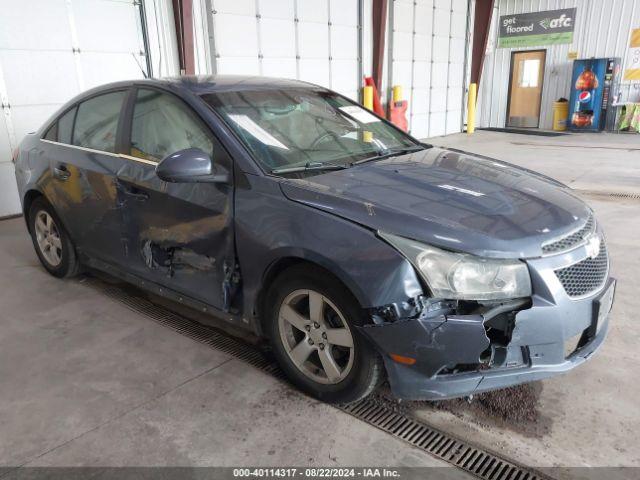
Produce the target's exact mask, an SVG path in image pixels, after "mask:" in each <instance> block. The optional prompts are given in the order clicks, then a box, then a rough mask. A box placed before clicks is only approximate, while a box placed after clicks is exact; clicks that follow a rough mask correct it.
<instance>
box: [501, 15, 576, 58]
mask: <svg viewBox="0 0 640 480" xmlns="http://www.w3.org/2000/svg"><path fill="white" fill-rule="evenodd" d="M575 19H576V8H563V9H561V10H548V11H545V12H530V13H519V14H516V15H502V16H501V17H500V32H499V35H498V48H508V47H532V46H536V45H554V44H559V43H572V42H573V29H574V25H575Z"/></svg>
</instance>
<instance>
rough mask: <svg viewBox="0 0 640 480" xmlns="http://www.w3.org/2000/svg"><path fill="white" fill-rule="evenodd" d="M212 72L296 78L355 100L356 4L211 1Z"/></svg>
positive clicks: (336, 0)
mask: <svg viewBox="0 0 640 480" xmlns="http://www.w3.org/2000/svg"><path fill="white" fill-rule="evenodd" d="M211 3H212V5H211V8H212V12H213V22H212V26H213V32H214V45H213V51H214V56H215V71H216V72H217V73H222V74H233V73H236V74H252V75H265V76H272V77H286V78H297V79H300V80H306V81H309V82H313V83H317V84H320V85H323V86H326V87H329V88H331V89H333V90H336V91H338V92H340V93H343V94H345V95H347V96H349V97H351V98H353V99H357V98H358V86H359V84H360V81H359V77H358V75H359V73H358V72H359V62H358V57H359V56H358V42H359V38H358V37H359V29H358V18H359V14H358V1H357V0H211Z"/></svg>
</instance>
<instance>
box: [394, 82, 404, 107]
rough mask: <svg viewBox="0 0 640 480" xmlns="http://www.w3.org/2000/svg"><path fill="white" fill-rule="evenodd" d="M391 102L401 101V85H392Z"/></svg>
mask: <svg viewBox="0 0 640 480" xmlns="http://www.w3.org/2000/svg"><path fill="white" fill-rule="evenodd" d="M392 91H393V103H396V102H401V101H402V86H401V85H394V86H393V90H392Z"/></svg>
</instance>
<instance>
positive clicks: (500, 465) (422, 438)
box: [342, 398, 548, 480]
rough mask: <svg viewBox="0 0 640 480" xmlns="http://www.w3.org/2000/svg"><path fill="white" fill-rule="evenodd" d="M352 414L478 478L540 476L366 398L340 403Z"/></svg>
mask: <svg viewBox="0 0 640 480" xmlns="http://www.w3.org/2000/svg"><path fill="white" fill-rule="evenodd" d="M342 410H344V411H345V412H347V413H349V414H351V415H353V416H354V417H356V418H358V419H360V420H362V421H364V422H366V423H368V424H369V425H372V426H374V427H377V428H379V429H381V430H383V431H385V432H387V433H389V434H391V435H393V436H394V437H398V438H400V439H402V440H404V441H405V442H408V443H410V444H411V445H413V446H414V447H418V448H419V449H421V450H423V451H425V452H428V453H430V454H431V455H434V456H436V457H439V458H441V459H442V460H444V461H446V462H448V463H450V464H452V465H455V466H456V467H459V468H461V469H463V470H465V471H467V472H469V473H471V474H473V475H475V476H476V477H479V478H483V479H490V480H542V479H546V478H548V477H547V476H545V475H541V474H539V473H537V472H534V471H532V470H529V469H527V468H524V467H522V466H520V465H517V464H516V463H513V462H510V461H508V460H505V459H503V458H501V457H499V456H497V455H495V454H493V453H490V452H488V451H486V450H483V449H481V448H478V447H475V446H473V445H470V444H468V443H467V442H464V441H462V440H459V439H457V438H454V437H452V436H451V435H449V434H446V433H444V432H441V431H439V430H437V429H435V428H432V427H430V426H429V425H427V424H425V423H423V422H419V421H416V420H413V419H412V418H409V417H407V416H406V415H404V414H402V413H398V412H394V411H391V410H389V408H387V407H385V406H384V405H379V404H377V403H376V402H375V400H370V399H368V398H365V399H364V400H360V401H359V402H356V403H353V404H351V405H347V406H345V407H342Z"/></svg>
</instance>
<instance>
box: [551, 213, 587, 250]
mask: <svg viewBox="0 0 640 480" xmlns="http://www.w3.org/2000/svg"><path fill="white" fill-rule="evenodd" d="M595 230H596V221H595V219H594V218H593V215H590V216H589V218H588V219H587V223H585V224H584V226H583V227H582V228H581V229H580V230H577V231H575V232H573V233H571V234H569V235H567V236H566V237H562V238H561V239H559V240H555V241H553V242H550V243H547V244H544V245H542V253H543V254H544V255H551V254H555V253H559V252H564V251H566V250H571V249H572V248H574V247H577V246H578V245H580V244H581V243H583V242H584V241H585V240H586V238H587V237H588V236H589V235H591V234H592V233H593V232H595Z"/></svg>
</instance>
